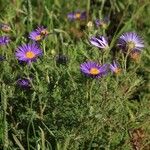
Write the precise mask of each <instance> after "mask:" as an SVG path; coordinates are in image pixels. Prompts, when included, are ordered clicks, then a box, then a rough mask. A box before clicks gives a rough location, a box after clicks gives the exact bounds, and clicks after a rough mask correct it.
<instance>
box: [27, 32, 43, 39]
mask: <svg viewBox="0 0 150 150" xmlns="http://www.w3.org/2000/svg"><path fill="white" fill-rule="evenodd" d="M29 38H30V39H31V40H33V41H40V40H42V39H43V36H41V34H40V33H38V32H37V31H32V32H31V33H30V34H29Z"/></svg>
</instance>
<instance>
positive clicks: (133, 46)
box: [127, 41, 135, 50]
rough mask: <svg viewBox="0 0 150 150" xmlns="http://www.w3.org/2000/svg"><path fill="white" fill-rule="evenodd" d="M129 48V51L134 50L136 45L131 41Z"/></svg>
mask: <svg viewBox="0 0 150 150" xmlns="http://www.w3.org/2000/svg"><path fill="white" fill-rule="evenodd" d="M127 47H128V49H130V50H132V49H134V48H135V43H134V42H132V41H130V42H128V43H127Z"/></svg>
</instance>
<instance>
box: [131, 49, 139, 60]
mask: <svg viewBox="0 0 150 150" xmlns="http://www.w3.org/2000/svg"><path fill="white" fill-rule="evenodd" d="M140 55H141V52H140V51H138V50H133V51H131V53H130V58H131V59H132V60H134V61H136V62H138V61H139V59H140Z"/></svg>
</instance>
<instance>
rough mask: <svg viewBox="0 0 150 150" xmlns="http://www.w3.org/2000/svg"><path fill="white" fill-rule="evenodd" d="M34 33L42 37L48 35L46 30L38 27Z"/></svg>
mask: <svg viewBox="0 0 150 150" xmlns="http://www.w3.org/2000/svg"><path fill="white" fill-rule="evenodd" d="M36 31H37V32H38V33H39V34H40V35H41V36H42V35H43V36H47V35H48V34H49V32H48V30H47V28H45V27H43V26H40V27H38V28H37V29H36Z"/></svg>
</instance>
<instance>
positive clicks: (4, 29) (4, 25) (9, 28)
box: [0, 23, 11, 32]
mask: <svg viewBox="0 0 150 150" xmlns="http://www.w3.org/2000/svg"><path fill="white" fill-rule="evenodd" d="M0 28H1V30H2V31H4V32H9V31H10V30H11V27H10V26H9V25H8V24H4V23H3V24H1V25H0Z"/></svg>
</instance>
